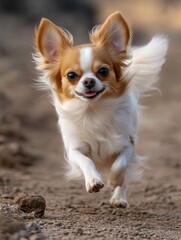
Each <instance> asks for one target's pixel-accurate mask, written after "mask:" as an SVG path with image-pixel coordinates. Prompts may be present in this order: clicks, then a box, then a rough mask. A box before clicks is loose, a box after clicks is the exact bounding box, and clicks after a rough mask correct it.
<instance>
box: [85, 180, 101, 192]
mask: <svg viewBox="0 0 181 240" xmlns="http://www.w3.org/2000/svg"><path fill="white" fill-rule="evenodd" d="M103 187H104V183H103V181H102V180H101V179H96V178H94V179H92V180H91V181H89V182H87V183H86V189H87V192H89V193H92V192H99V191H100V189H101V188H103Z"/></svg>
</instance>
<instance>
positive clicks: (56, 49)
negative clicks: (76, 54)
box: [35, 18, 73, 63]
mask: <svg viewBox="0 0 181 240" xmlns="http://www.w3.org/2000/svg"><path fill="white" fill-rule="evenodd" d="M72 42H73V38H72V35H71V34H70V33H69V32H68V31H65V30H63V29H61V28H58V27H57V26H56V25H54V24H53V23H52V22H51V21H49V20H48V19H46V18H43V19H42V20H41V22H40V24H39V26H38V29H37V30H36V33H35V44H36V49H37V51H38V52H40V53H41V55H42V56H43V57H44V58H45V60H46V61H47V62H48V63H52V62H55V61H56V60H57V58H58V57H59V56H61V53H62V51H63V50H64V49H66V48H70V47H71V46H72Z"/></svg>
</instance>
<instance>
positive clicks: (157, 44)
mask: <svg viewBox="0 0 181 240" xmlns="http://www.w3.org/2000/svg"><path fill="white" fill-rule="evenodd" d="M167 49H168V39H167V38H166V37H163V36H155V37H153V39H152V40H151V41H150V42H149V43H148V44H147V45H146V46H143V47H137V48H132V49H131V52H130V54H131V55H132V62H131V64H130V65H129V70H128V77H129V79H131V82H132V84H131V87H132V89H133V92H134V93H135V95H136V96H137V98H139V97H141V96H142V95H143V94H146V93H148V92H150V90H153V89H155V84H156V82H157V81H158V79H159V72H160V70H161V67H162V65H163V63H164V62H165V55H166V53H167Z"/></svg>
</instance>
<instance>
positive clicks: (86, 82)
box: [83, 78, 96, 88]
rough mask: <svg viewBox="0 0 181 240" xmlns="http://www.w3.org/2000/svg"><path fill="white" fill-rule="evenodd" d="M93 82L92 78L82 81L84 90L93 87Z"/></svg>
mask: <svg viewBox="0 0 181 240" xmlns="http://www.w3.org/2000/svg"><path fill="white" fill-rule="evenodd" d="M95 83H96V82H95V80H94V78H86V79H85V80H84V81H83V85H84V87H86V88H92V87H94V86H95Z"/></svg>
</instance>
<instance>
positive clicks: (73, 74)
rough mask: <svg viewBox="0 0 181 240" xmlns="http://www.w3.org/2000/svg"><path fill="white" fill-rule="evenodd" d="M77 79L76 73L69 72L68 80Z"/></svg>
mask: <svg viewBox="0 0 181 240" xmlns="http://www.w3.org/2000/svg"><path fill="white" fill-rule="evenodd" d="M76 77H77V74H76V73H75V72H69V73H68V74H67V78H68V80H70V81H71V80H75V79H76Z"/></svg>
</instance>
